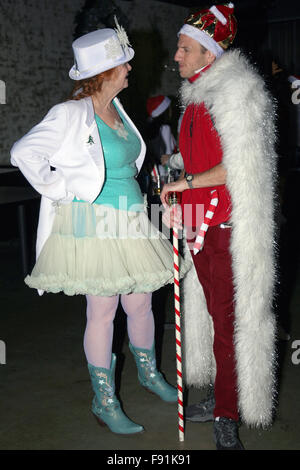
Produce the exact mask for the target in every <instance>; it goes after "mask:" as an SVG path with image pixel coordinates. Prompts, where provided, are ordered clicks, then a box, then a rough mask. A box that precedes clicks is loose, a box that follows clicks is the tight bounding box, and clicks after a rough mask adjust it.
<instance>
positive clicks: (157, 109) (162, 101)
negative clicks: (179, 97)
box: [147, 95, 171, 118]
mask: <svg viewBox="0 0 300 470" xmlns="http://www.w3.org/2000/svg"><path fill="white" fill-rule="evenodd" d="M170 103H171V100H170V98H168V97H167V96H163V95H158V96H152V97H151V98H148V100H147V112H148V114H149V116H150V117H153V118H155V117H157V116H160V115H161V114H162V113H163V112H164V111H165V110H166V109H168V107H169V106H170Z"/></svg>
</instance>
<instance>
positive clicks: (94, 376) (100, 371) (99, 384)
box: [88, 354, 144, 434]
mask: <svg viewBox="0 0 300 470" xmlns="http://www.w3.org/2000/svg"><path fill="white" fill-rule="evenodd" d="M115 367H116V356H115V354H112V360H111V367H110V369H104V368H102V367H95V366H93V365H91V364H88V369H89V373H90V376H91V380H92V386H93V390H94V392H95V396H94V399H93V404H92V412H93V414H94V415H95V417H96V419H97V421H98V422H99V424H101V425H105V424H106V425H107V426H108V427H109V429H110V430H111V431H112V432H114V433H117V434H135V433H138V432H142V431H143V430H144V428H143V426H140V425H139V424H136V423H134V422H133V421H131V420H130V419H129V418H127V416H126V415H125V414H124V413H123V411H122V409H121V405H120V402H119V400H118V399H117V397H116V395H115Z"/></svg>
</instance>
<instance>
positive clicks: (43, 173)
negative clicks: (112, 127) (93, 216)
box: [11, 97, 146, 257]
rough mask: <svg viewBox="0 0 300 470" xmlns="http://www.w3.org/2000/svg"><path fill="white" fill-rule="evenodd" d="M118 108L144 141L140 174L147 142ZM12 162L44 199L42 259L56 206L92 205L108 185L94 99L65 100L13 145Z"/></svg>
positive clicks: (40, 232)
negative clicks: (74, 202)
mask: <svg viewBox="0 0 300 470" xmlns="http://www.w3.org/2000/svg"><path fill="white" fill-rule="evenodd" d="M114 103H115V105H116V106H117V107H118V108H119V109H121V111H122V113H123V114H124V116H125V118H126V120H127V121H128V123H129V124H130V125H131V127H132V128H133V130H134V131H135V132H136V134H137V136H138V137H139V139H140V141H141V151H140V155H139V156H138V158H137V160H136V166H137V169H138V171H139V170H140V169H141V166H142V164H143V161H144V157H145V152H146V146H145V143H144V141H143V139H142V137H141V135H140V133H139V131H138V130H137V128H136V127H135V125H134V124H133V122H132V121H131V119H130V118H129V117H128V115H127V114H126V112H125V111H124V108H123V107H122V105H121V103H120V101H119V100H118V99H117V98H115V99H114ZM11 163H12V165H14V166H17V167H19V169H20V170H21V172H22V173H23V174H24V176H25V177H26V178H27V180H28V181H29V183H30V184H31V185H32V186H33V187H34V188H35V189H36V190H37V191H38V192H39V193H40V194H41V195H42V199H41V206H40V213H39V223H38V232H37V242H36V257H38V256H39V254H40V252H41V250H42V248H43V246H44V243H45V241H46V240H47V238H48V237H49V235H50V233H51V229H52V224H53V220H54V215H55V205H57V204H65V203H69V202H71V201H72V200H73V199H74V197H77V198H78V199H82V200H84V201H87V202H91V203H92V202H93V201H94V200H95V199H96V198H97V196H98V195H99V193H100V191H101V189H102V186H103V184H104V181H105V166H104V157H103V150H102V145H101V141H100V136H99V132H98V128H97V124H96V121H95V116H94V107H93V102H92V99H91V98H90V97H88V98H84V99H81V100H78V101H75V100H72V101H66V102H64V103H60V104H57V105H55V106H54V107H53V108H51V109H50V111H49V112H48V114H47V115H46V116H45V118H44V119H43V120H42V121H41V122H40V123H39V124H37V125H36V126H34V127H33V128H32V129H31V130H30V131H29V132H28V133H27V134H26V135H24V137H22V138H21V139H20V140H18V141H17V142H16V143H15V144H14V145H13V147H12V149H11ZM51 167H52V168H55V171H51Z"/></svg>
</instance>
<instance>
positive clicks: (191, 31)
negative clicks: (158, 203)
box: [178, 24, 224, 58]
mask: <svg viewBox="0 0 300 470" xmlns="http://www.w3.org/2000/svg"><path fill="white" fill-rule="evenodd" d="M179 34H185V35H186V36H189V37H191V38H192V39H195V41H197V42H200V44H202V46H204V47H206V49H208V50H209V51H211V52H212V53H213V54H214V55H215V56H216V57H217V58H218V57H220V56H221V55H222V54H224V49H222V47H221V46H219V44H218V43H217V42H216V41H215V40H214V39H213V38H211V37H210V36H209V35H208V34H207V33H205V32H204V31H201V30H200V29H197V28H194V26H191V25H189V24H185V25H183V26H182V28H181V29H180V31H179V33H178V36H179Z"/></svg>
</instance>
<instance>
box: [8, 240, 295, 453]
mask: <svg viewBox="0 0 300 470" xmlns="http://www.w3.org/2000/svg"><path fill="white" fill-rule="evenodd" d="M0 252H1V260H2V264H1V269H0V271H1V273H0V279H1V287H0V301H1V326H0V340H2V341H4V342H5V344H6V364H1V365H0V374H1V381H0V383H1V385H0V387H1V399H0V449H1V450H40V449H44V450H61V449H67V450H73V449H76V450H80V449H83V450H87V449H90V450H101V449H102V450H103V449H105V450H112V451H113V450H114V451H116V450H125V449H126V450H136V451H138V450H142V449H143V450H158V449H159V450H176V449H178V450H204V449H206V450H214V449H215V446H214V443H213V439H212V424H211V423H207V424H196V423H186V430H185V441H184V443H179V440H178V431H177V405H176V404H166V403H164V402H162V401H161V400H160V399H158V398H157V397H155V396H154V395H151V394H149V393H147V392H146V391H145V390H144V389H143V388H141V386H140V385H139V383H138V380H137V374H136V367H135V363H134V360H133V357H132V356H131V353H130V352H129V350H128V346H127V343H128V339H127V336H126V334H125V336H124V337H123V338H122V337H120V338H116V340H115V342H114V350H115V351H116V352H117V353H118V357H119V362H118V372H119V374H118V377H119V378H118V380H117V387H118V390H119V393H120V398H121V401H122V403H123V407H124V410H125V411H126V413H127V414H128V416H129V417H130V418H131V419H133V420H134V421H136V422H138V423H140V424H143V425H144V427H145V429H146V432H144V433H143V434H140V435H135V436H131V437H130V436H129V437H124V436H122V437H120V436H118V435H114V434H113V433H111V432H110V431H109V429H108V428H102V427H100V426H98V424H97V423H96V420H95V419H94V417H93V416H92V414H91V412H90V405H91V399H92V396H93V394H92V390H91V386H90V381H89V376H88V370H87V367H86V361H85V356H84V353H83V346H82V338H83V333H84V328H85V311H84V310H85V299H84V298H83V297H82V296H76V297H67V296H65V295H62V294H56V295H53V294H47V295H44V296H42V297H39V296H38V295H37V293H36V291H34V290H32V289H29V288H28V287H26V286H25V285H24V283H23V280H22V278H21V276H20V275H19V274H16V273H18V272H19V271H20V262H19V258H18V245H17V244H16V243H6V244H5V243H4V244H2V245H1V247H0ZM4 273H5V275H4ZM297 280H298V281H300V276H299V271H298V276H297ZM299 302H300V282H297V283H296V287H295V289H294V291H293V296H292V298H291V303H290V311H291V331H290V332H291V340H290V341H280V342H279V343H278V349H279V371H280V388H279V400H278V408H277V416H276V418H275V421H274V425H273V427H272V428H271V429H269V430H265V431H262V430H254V429H248V428H247V427H246V426H245V425H242V426H241V428H240V437H241V440H242V441H243V443H244V445H245V448H246V449H249V450H258V449H266V450H267V449H268V450H270V449H273V450H275V449H276V450H279V449H286V450H287V449H299V448H300V400H299V389H300V364H299V365H294V364H293V363H292V360H291V356H292V353H293V352H295V350H294V349H292V343H293V341H294V340H297V339H298V340H300V316H299ZM154 309H155V314H156V321H157V330H158V333H160V334H158V338H157V344H158V346H159V349H160V344H161V343H162V349H161V360H160V359H159V363H161V370H162V371H163V372H164V374H165V376H166V378H167V379H168V381H169V382H170V383H172V384H173V385H175V384H176V375H175V370H176V363H175V333H174V325H173V324H172V322H173V312H172V290H171V289H162V290H161V291H159V292H158V293H156V295H155V298H154ZM161 314H162V315H161ZM165 322H167V323H168V324H167V325H166V326H164V324H165ZM116 323H117V329H118V330H121V329H123V330H124V317H123V314H122V312H119V314H118V317H117V321H116ZM298 357H299V359H300V354H299V355H298ZM203 395H204V391H198V390H195V389H191V390H189V392H188V394H187V395H186V396H187V401H188V403H193V402H194V401H196V400H198V399H199V398H200V397H202V396H203Z"/></svg>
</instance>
